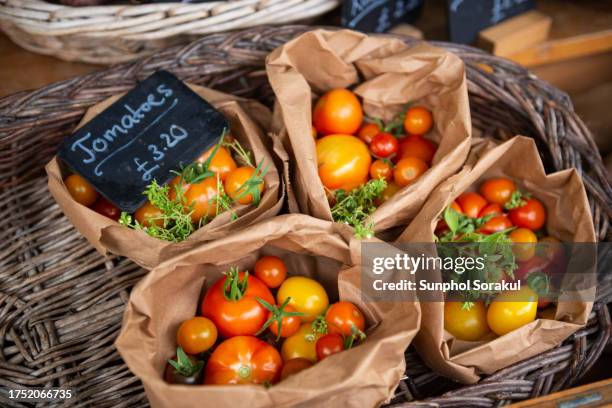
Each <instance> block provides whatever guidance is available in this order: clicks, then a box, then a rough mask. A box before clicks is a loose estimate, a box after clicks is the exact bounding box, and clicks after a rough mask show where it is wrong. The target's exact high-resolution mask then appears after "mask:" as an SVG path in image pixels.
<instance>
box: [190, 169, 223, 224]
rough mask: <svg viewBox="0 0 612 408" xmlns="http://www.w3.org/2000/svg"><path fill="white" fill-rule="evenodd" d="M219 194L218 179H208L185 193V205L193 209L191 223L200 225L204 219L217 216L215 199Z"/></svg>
mask: <svg viewBox="0 0 612 408" xmlns="http://www.w3.org/2000/svg"><path fill="white" fill-rule="evenodd" d="M218 194H219V190H218V189H217V178H216V177H208V178H206V179H204V180H202V181H200V182H199V183H193V184H191V185H190V186H189V188H188V189H187V191H186V192H185V203H186V205H187V206H188V207H189V208H190V209H191V221H193V223H194V224H197V223H199V222H200V220H201V219H202V218H209V217H214V216H216V215H217V203H216V202H215V198H216V197H217V195H218Z"/></svg>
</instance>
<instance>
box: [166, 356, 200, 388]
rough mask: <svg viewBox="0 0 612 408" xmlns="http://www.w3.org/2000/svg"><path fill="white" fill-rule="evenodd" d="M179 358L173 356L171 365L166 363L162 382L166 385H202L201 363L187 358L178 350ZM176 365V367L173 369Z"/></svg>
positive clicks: (194, 358)
mask: <svg viewBox="0 0 612 408" xmlns="http://www.w3.org/2000/svg"><path fill="white" fill-rule="evenodd" d="M178 351H179V353H181V358H178V357H177V356H174V357H173V358H172V364H171V363H170V360H168V363H166V369H165V371H164V380H165V381H166V382H167V383H168V384H183V385H198V384H201V383H202V371H203V370H202V365H201V364H202V363H201V362H200V361H199V360H198V359H197V358H196V357H194V356H189V355H187V354H185V353H184V351H181V350H180V348H179V349H178ZM174 365H176V367H174Z"/></svg>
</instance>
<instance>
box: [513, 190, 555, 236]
mask: <svg viewBox="0 0 612 408" xmlns="http://www.w3.org/2000/svg"><path fill="white" fill-rule="evenodd" d="M525 202H526V203H525V205H523V206H521V207H518V208H514V209H512V210H510V211H509V212H508V215H509V216H510V220H511V221H512V224H514V225H516V226H517V227H522V228H529V229H530V230H532V231H537V230H539V229H540V228H542V227H543V226H544V224H545V223H546V209H545V208H544V206H543V205H542V203H541V202H540V201H538V200H536V199H535V198H528V199H526V200H525Z"/></svg>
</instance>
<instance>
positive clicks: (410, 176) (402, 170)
mask: <svg viewBox="0 0 612 408" xmlns="http://www.w3.org/2000/svg"><path fill="white" fill-rule="evenodd" d="M427 169H429V166H428V165H427V163H425V162H424V161H423V160H421V159H419V158H417V157H406V158H403V159H401V160H400V161H398V162H397V164H396V165H395V170H393V179H394V180H395V182H396V183H397V185H398V186H400V187H404V186H407V185H410V184H412V183H414V182H415V181H416V180H417V179H418V178H419V177H420V176H421V175H422V174H423V173H425V172H426V171H427Z"/></svg>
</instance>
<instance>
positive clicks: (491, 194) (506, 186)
mask: <svg viewBox="0 0 612 408" xmlns="http://www.w3.org/2000/svg"><path fill="white" fill-rule="evenodd" d="M515 191H516V185H515V184H514V182H513V181H512V180H510V179H508V178H505V177H498V178H494V179H490V180H487V181H485V182H484V183H482V185H481V186H480V194H482V196H483V197H484V198H485V199H486V200H487V201H488V202H490V203H495V204H499V205H504V204H506V202H507V201H508V200H510V198H511V197H512V193H514V192H515Z"/></svg>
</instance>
